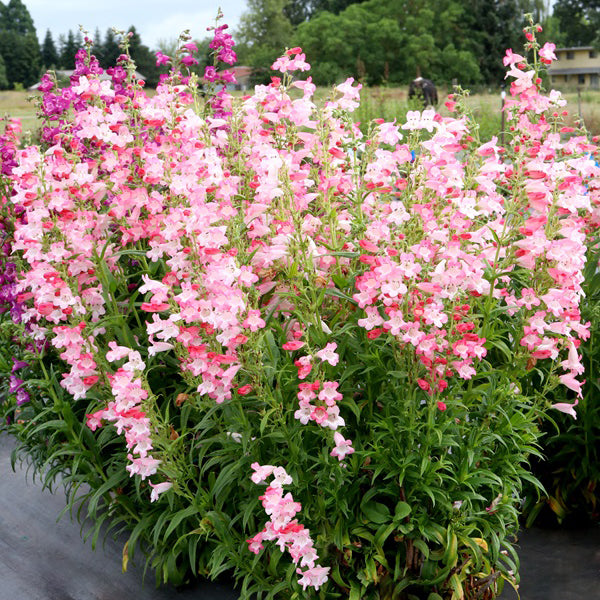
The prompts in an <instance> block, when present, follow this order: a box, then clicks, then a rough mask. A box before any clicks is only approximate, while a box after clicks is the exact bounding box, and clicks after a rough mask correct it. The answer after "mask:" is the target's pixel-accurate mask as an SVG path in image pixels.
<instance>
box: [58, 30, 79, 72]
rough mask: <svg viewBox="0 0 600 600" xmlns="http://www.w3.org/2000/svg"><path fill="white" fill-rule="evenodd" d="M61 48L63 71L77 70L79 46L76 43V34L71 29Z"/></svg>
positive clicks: (63, 39)
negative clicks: (76, 56)
mask: <svg viewBox="0 0 600 600" xmlns="http://www.w3.org/2000/svg"><path fill="white" fill-rule="evenodd" d="M61 42H62V44H61V48H60V66H61V67H62V68H63V69H74V68H75V54H77V50H78V48H77V44H76V43H75V34H74V33H73V32H72V31H71V30H70V29H69V32H68V33H67V37H66V39H65V38H64V37H62V38H61Z"/></svg>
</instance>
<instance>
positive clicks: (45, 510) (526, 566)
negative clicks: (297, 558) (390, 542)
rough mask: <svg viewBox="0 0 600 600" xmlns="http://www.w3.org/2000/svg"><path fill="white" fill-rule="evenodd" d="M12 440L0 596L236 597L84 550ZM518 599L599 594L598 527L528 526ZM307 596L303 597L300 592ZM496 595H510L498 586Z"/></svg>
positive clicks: (58, 497)
mask: <svg viewBox="0 0 600 600" xmlns="http://www.w3.org/2000/svg"><path fill="white" fill-rule="evenodd" d="M12 447H13V441H12V440H11V438H9V437H8V436H6V435H0V473H1V474H2V476H1V477H0V600H130V599H135V600H192V599H193V600H237V599H238V594H237V593H236V592H235V591H234V588H233V585H232V584H231V583H230V582H228V581H226V580H225V581H223V582H218V583H214V582H209V581H199V582H198V583H196V584H194V585H193V586H191V587H188V588H185V589H183V590H176V589H175V588H174V587H171V586H162V587H159V588H157V587H156V586H155V582H154V575H153V574H152V573H150V574H147V576H146V580H145V581H144V578H143V571H144V569H143V564H133V565H131V564H130V565H129V568H128V570H127V572H126V573H122V572H121V556H122V542H121V543H119V541H118V540H117V541H115V540H113V539H112V538H110V537H109V538H107V539H106V542H105V544H104V546H102V545H101V544H98V546H97V547H96V549H95V550H92V547H91V544H90V543H89V542H87V543H85V542H84V541H83V540H82V539H81V535H80V526H79V524H78V523H76V522H74V521H71V520H70V519H69V517H68V516H65V517H63V518H62V519H60V520H58V521H57V518H58V516H59V515H60V513H61V511H62V510H63V508H64V495H63V492H62V489H60V488H59V489H58V490H57V491H56V492H54V493H51V492H49V491H48V490H43V489H42V488H41V485H40V483H39V482H37V481H34V480H33V479H32V476H31V473H27V470H26V467H25V466H19V465H17V468H16V472H15V471H13V470H12V467H11V464H10V452H11V450H12ZM519 556H520V560H521V585H520V590H519V592H520V600H600V527H592V528H588V529H579V530H569V531H565V530H560V529H555V530H548V529H536V528H534V529H530V530H526V531H524V532H522V534H521V535H520V537H519ZM307 597H308V596H307ZM501 600H517V595H516V593H515V592H514V591H512V590H511V589H505V591H504V593H503V594H502V596H501Z"/></svg>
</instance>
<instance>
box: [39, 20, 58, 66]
mask: <svg viewBox="0 0 600 600" xmlns="http://www.w3.org/2000/svg"><path fill="white" fill-rule="evenodd" d="M41 53H42V65H43V66H44V69H50V68H56V67H57V66H58V65H59V60H60V59H59V56H58V50H57V49H56V45H55V44H54V40H53V39H52V33H50V30H49V29H47V30H46V36H45V37H44V42H43V43H42V48H41Z"/></svg>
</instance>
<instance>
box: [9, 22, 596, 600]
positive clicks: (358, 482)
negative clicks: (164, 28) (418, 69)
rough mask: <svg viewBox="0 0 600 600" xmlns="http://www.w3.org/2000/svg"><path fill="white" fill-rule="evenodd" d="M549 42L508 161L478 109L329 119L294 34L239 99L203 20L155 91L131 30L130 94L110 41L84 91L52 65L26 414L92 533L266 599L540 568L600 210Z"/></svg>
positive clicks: (348, 91)
mask: <svg viewBox="0 0 600 600" xmlns="http://www.w3.org/2000/svg"><path fill="white" fill-rule="evenodd" d="M539 30H540V28H539V26H537V25H535V24H534V23H533V22H531V24H530V26H529V27H527V28H526V30H525V32H524V33H525V37H526V43H525V49H526V52H525V53H524V54H523V55H519V54H517V53H515V52H513V51H512V50H508V51H507V53H506V56H505V57H504V64H505V65H506V66H507V67H508V69H509V70H508V73H507V77H508V78H509V80H510V81H511V86H510V99H509V100H508V101H507V103H506V112H507V123H508V124H509V127H510V131H508V132H507V136H506V141H507V143H506V146H505V147H501V146H500V145H499V144H498V140H497V139H496V138H492V140H491V141H486V142H485V143H482V142H481V141H480V139H479V132H478V126H477V123H476V122H474V121H473V120H472V119H470V117H469V115H468V114H467V113H466V109H465V108H464V103H463V101H462V99H461V97H460V96H456V97H450V98H449V99H448V101H447V103H446V106H447V107H448V108H449V110H451V111H452V112H453V113H454V116H453V117H442V116H440V115H439V114H437V113H436V112H435V111H433V110H424V111H409V112H408V113H407V115H406V120H405V122H385V121H383V120H379V119H376V120H374V121H372V122H371V123H369V124H368V126H367V127H366V128H365V126H364V124H363V125H362V130H361V126H359V125H358V124H357V123H355V122H354V121H353V119H352V112H353V111H354V110H355V109H356V108H357V106H358V98H359V90H360V86H359V85H356V84H355V82H353V81H352V80H351V79H348V80H347V81H345V82H344V83H342V84H340V85H338V86H336V87H335V88H334V89H333V90H332V92H331V96H330V98H329V99H328V100H327V101H325V102H324V103H322V104H321V105H319V106H318V105H317V104H316V103H315V102H314V101H313V94H314V91H315V86H314V85H313V83H312V81H311V78H310V66H309V65H308V64H307V63H306V61H305V56H304V54H303V53H302V50H301V49H300V48H290V49H288V50H286V51H285V53H284V54H283V55H282V56H281V57H280V58H279V59H278V60H277V61H276V62H275V63H274V64H273V70H274V75H273V77H272V80H271V83H270V84H269V85H263V86H257V87H256V88H255V90H254V92H253V94H251V95H248V96H244V97H242V98H233V97H232V96H231V95H229V94H228V93H227V91H226V89H225V87H224V84H225V83H227V82H231V81H233V74H232V72H231V71H228V70H227V68H223V67H227V65H231V64H233V63H234V62H235V53H234V50H233V40H232V38H231V36H229V35H228V34H227V31H226V26H225V25H221V24H220V21H217V25H216V26H215V28H214V39H213V42H212V43H211V48H212V49H213V50H214V58H215V62H214V65H213V66H209V67H207V68H206V71H205V74H204V77H203V78H202V79H198V78H197V77H196V76H194V75H190V74H189V71H188V70H187V69H188V67H189V66H190V65H192V64H193V63H194V62H195V61H196V59H195V58H194V53H195V52H196V48H195V46H194V44H193V43H192V42H190V41H189V36H188V35H187V34H183V35H182V37H181V40H180V41H181V43H180V46H179V50H178V52H177V54H176V55H175V56H173V57H167V56H165V55H163V54H159V55H158V57H157V58H158V61H159V62H161V63H164V64H168V65H169V67H170V72H169V74H168V75H166V76H164V77H163V79H162V81H161V84H160V85H159V87H158V89H157V93H156V95H154V96H152V97H149V96H148V95H147V94H145V93H144V90H143V86H142V84H141V82H139V81H137V80H136V79H135V75H134V73H135V65H134V64H133V63H132V61H131V60H130V58H129V56H128V53H127V38H126V37H125V38H124V45H123V55H122V56H121V57H120V58H119V66H117V67H115V68H114V69H109V70H108V72H109V74H110V75H111V80H110V81H101V80H100V79H99V75H100V74H101V73H102V70H101V69H100V67H99V65H98V62H97V61H96V59H95V58H94V57H93V56H92V55H91V54H90V51H89V48H90V47H91V40H87V48H88V49H87V50H86V49H83V50H81V51H80V52H79V53H78V55H77V64H76V70H75V73H74V75H73V76H72V80H71V86H70V87H68V88H63V89H59V88H58V86H57V85H56V82H55V81H54V80H53V79H52V76H51V75H50V74H49V75H46V76H45V77H44V80H43V83H42V86H41V88H40V89H41V90H42V91H43V92H44V96H43V98H42V101H41V104H40V115H41V118H42V119H43V121H44V125H43V129H42V131H41V135H40V140H41V141H40V143H39V144H37V145H30V146H27V147H24V148H18V147H17V144H16V141H15V139H14V136H13V138H11V136H10V130H9V131H7V134H6V136H5V140H4V148H5V149H4V150H3V154H2V157H3V171H2V172H3V185H4V190H5V195H4V197H3V206H2V210H3V219H4V223H5V224H4V229H3V232H4V235H5V244H4V246H3V251H4V253H5V257H4V258H3V261H4V262H3V265H4V274H3V285H4V286H6V285H9V286H10V290H11V294H12V295H11V296H10V299H9V302H11V303H12V305H11V306H13V305H14V308H13V309H12V313H10V314H11V316H10V317H9V312H6V313H4V317H3V321H2V332H3V333H2V335H3V340H4V342H5V343H4V342H3V344H4V345H3V346H2V348H3V349H6V351H3V362H2V364H0V367H1V368H3V369H4V370H5V372H7V376H8V371H9V370H10V371H12V373H11V374H10V376H8V377H9V380H10V384H9V386H8V387H6V386H5V387H6V389H5V390H4V394H5V398H6V399H5V401H4V412H5V416H6V418H7V423H8V424H7V426H6V428H7V429H8V430H9V431H11V432H12V433H14V434H16V435H17V437H18V438H19V439H20V441H21V444H22V449H23V451H24V452H25V453H26V454H25V455H26V456H28V457H29V460H31V461H32V462H33V464H34V465H35V466H36V468H37V470H38V472H39V473H40V474H41V476H42V477H44V478H45V482H46V483H47V484H48V485H51V484H52V483H53V482H54V481H55V480H56V481H58V480H60V481H62V482H64V484H65V486H66V490H67V493H68V506H67V510H71V511H74V512H75V513H76V514H77V513H78V515H79V517H80V518H84V517H85V516H87V515H90V516H91V517H92V518H93V519H94V520H95V523H96V525H95V527H94V528H93V529H92V530H91V532H90V535H91V536H92V538H94V539H95V538H97V537H98V535H100V533H101V531H103V530H102V527H101V526H102V525H103V524H104V525H107V526H108V528H109V530H110V529H112V530H116V531H121V530H125V531H127V532H129V538H128V541H127V543H126V544H125V546H124V548H123V567H124V568H126V567H127V563H128V561H129V560H130V558H131V556H132V555H133V553H134V552H135V551H136V550H137V551H138V552H139V550H140V549H141V550H142V551H144V552H145V553H146V555H147V557H148V564H149V565H150V566H151V567H152V568H154V569H155V570H156V573H157V578H158V579H159V580H162V581H170V582H173V583H177V584H179V583H183V582H185V581H189V580H190V579H192V578H194V577H197V576H205V577H210V578H215V577H218V576H219V575H221V574H223V573H228V574H229V575H230V576H233V577H235V579H236V580H237V582H238V584H239V591H240V594H241V597H242V598H250V597H253V598H285V599H290V598H306V597H318V598H324V599H329V598H351V599H352V600H358V599H361V600H366V599H369V598H373V599H375V598H381V599H391V598H399V599H400V598H406V599H408V598H417V599H420V598H424V599H428V600H439V599H440V598H442V599H450V598H452V599H459V598H484V599H490V598H494V597H496V596H497V595H498V593H499V592H500V591H501V590H502V588H503V586H504V585H505V584H506V583H507V582H508V583H509V584H510V585H513V586H517V585H518V559H517V555H516V552H515V549H514V536H515V534H516V532H517V529H518V517H519V512H520V508H521V504H522V501H523V493H522V490H523V484H524V482H526V481H530V482H533V484H534V485H538V484H537V482H536V480H535V478H534V477H533V476H532V475H531V473H530V469H529V460H530V458H531V457H532V456H535V455H537V454H539V436H540V429H539V425H538V423H539V419H540V417H542V416H543V415H544V414H546V413H547V412H548V411H549V410H553V409H558V411H562V412H563V413H567V414H569V415H575V414H576V413H575V405H576V404H577V398H579V397H580V395H581V385H582V381H581V376H582V372H583V366H582V363H581V356H580V353H579V351H578V347H579V345H580V343H581V340H584V339H586V338H587V337H588V335H589V333H588V332H589V324H588V323H586V322H584V321H583V320H582V318H581V313H580V308H579V306H580V301H581V298H582V294H583V292H582V287H581V284H582V281H583V276H582V270H583V269H584V267H585V261H586V239H587V238H586V231H587V230H588V229H589V227H591V225H590V223H592V222H593V219H592V217H593V215H594V214H596V213H595V211H597V202H598V200H597V190H596V188H595V187H593V186H590V185H589V183H590V181H592V179H593V178H595V177H597V176H598V167H597V166H596V164H595V161H594V158H593V153H594V152H595V150H596V149H595V146H593V145H592V144H591V143H590V142H589V141H588V139H587V137H586V136H585V135H583V134H582V133H581V132H578V131H575V130H573V129H572V128H570V127H565V126H564V124H563V121H562V119H563V117H564V115H563V107H564V100H563V99H562V97H561V96H560V94H559V93H557V92H550V93H549V94H548V95H546V94H545V93H544V91H543V90H542V88H541V78H540V71H541V69H542V68H543V67H544V65H545V64H548V63H550V62H551V60H552V59H553V58H554V55H553V45H552V44H545V45H544V46H543V47H540V46H539V44H538V43H537V41H536V38H535V34H536V32H537V31H539ZM363 131H364V133H363ZM9 246H10V247H9ZM10 265H13V266H12V267H10ZM13 357H14V358H15V361H14V362H13V361H12V359H13ZM562 388H566V389H568V390H569V392H568V395H567V396H565V397H564V398H562V399H561V401H559V402H552V400H551V399H552V398H553V394H554V393H555V392H556V390H559V389H562ZM57 478H58V479H57Z"/></svg>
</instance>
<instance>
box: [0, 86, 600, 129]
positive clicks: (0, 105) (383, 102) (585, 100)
mask: <svg viewBox="0 0 600 600" xmlns="http://www.w3.org/2000/svg"><path fill="white" fill-rule="evenodd" d="M327 96H328V91H327V90H325V89H322V90H318V92H317V97H318V98H325V97H327ZM33 97H34V94H32V93H31V92H26V91H2V92H0V117H3V116H10V117H19V118H20V119H21V120H22V124H23V132H24V134H26V133H27V131H30V132H32V133H33V132H35V130H36V129H37V127H39V120H38V118H37V117H36V110H37V109H36V106H35V103H34V102H32V101H31V98H33ZM444 98H445V90H442V93H440V104H439V106H438V110H439V111H440V113H441V114H442V115H448V114H449V113H448V111H447V110H446V108H445V107H444V104H443V101H444ZM565 98H566V99H567V102H568V104H567V109H568V110H569V113H570V115H571V116H570V117H569V118H570V119H571V121H573V120H574V118H576V117H578V115H579V111H580V110H581V116H582V117H583V120H584V123H585V125H586V127H587V129H588V131H589V132H590V133H591V134H592V135H600V91H583V92H581V94H580V95H579V96H578V94H577V93H576V92H570V93H566V94H565ZM28 99H29V100H28ZM467 102H468V105H469V107H470V108H471V110H472V111H473V114H474V116H475V118H476V120H477V122H478V123H479V126H480V137H481V139H482V140H489V139H490V138H491V136H493V135H497V136H499V135H500V129H501V113H500V107H501V100H500V94H499V93H497V94H473V95H471V96H469V98H468V100H467ZM409 108H410V107H409V103H408V99H407V90H406V88H400V87H389V88H367V89H364V90H363V92H362V93H361V106H360V107H359V109H358V110H357V111H356V113H355V115H356V120H357V121H360V122H363V123H365V122H368V121H370V120H372V119H375V118H382V119H385V120H386V121H391V120H393V119H397V120H398V121H399V122H402V121H403V120H404V117H405V115H406V112H407V111H408V110H409Z"/></svg>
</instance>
